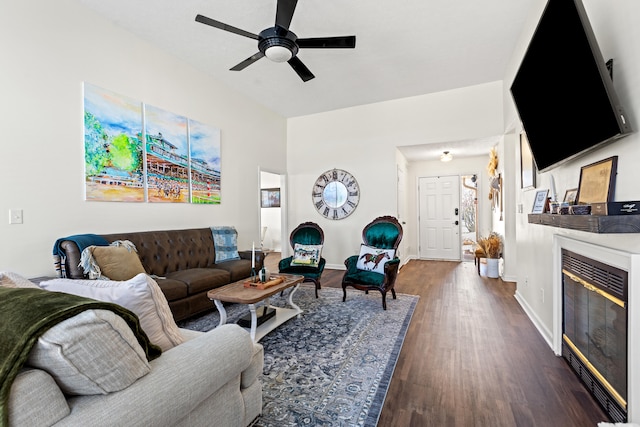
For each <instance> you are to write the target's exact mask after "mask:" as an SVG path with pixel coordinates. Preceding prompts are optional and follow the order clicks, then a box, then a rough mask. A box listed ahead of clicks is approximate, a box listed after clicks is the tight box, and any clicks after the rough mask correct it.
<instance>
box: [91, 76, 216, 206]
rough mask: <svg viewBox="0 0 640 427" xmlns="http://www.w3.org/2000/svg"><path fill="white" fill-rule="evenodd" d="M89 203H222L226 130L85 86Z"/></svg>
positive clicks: (94, 87) (97, 88)
mask: <svg viewBox="0 0 640 427" xmlns="http://www.w3.org/2000/svg"><path fill="white" fill-rule="evenodd" d="M84 148H85V151H84V153H85V194H86V200H89V201H91V200H94V201H112V202H152V203H198V204H220V129H218V128H216V127H213V126H209V125H206V124H204V123H200V122H198V121H195V120H191V119H189V118H187V117H184V116H180V115H178V114H175V113H172V112H169V111H165V110H162V109H160V108H158V107H154V106H151V105H147V104H143V103H142V102H140V101H136V100H133V99H130V98H127V97H125V96H122V95H118V94H116V93H113V92H111V91H108V90H105V89H102V88H99V87H97V86H94V85H91V84H88V83H85V84H84Z"/></svg>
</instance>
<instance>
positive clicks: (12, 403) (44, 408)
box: [8, 367, 71, 427]
mask: <svg viewBox="0 0 640 427" xmlns="http://www.w3.org/2000/svg"><path fill="white" fill-rule="evenodd" d="M8 412H9V425H10V426H29V427H49V426H51V425H53V424H55V423H56V422H58V421H60V420H61V419H63V418H64V417H66V416H67V415H69V413H70V412H71V411H70V409H69V405H68V404H67V399H66V398H65V396H64V394H62V390H60V387H58V385H57V384H56V382H55V381H54V379H53V377H52V376H51V375H49V374H48V373H47V372H45V371H43V370H41V369H33V368H29V367H25V368H23V369H22V370H21V371H20V373H19V374H18V375H17V376H16V378H15V380H14V381H13V384H12V385H11V391H10V392H9V410H8Z"/></svg>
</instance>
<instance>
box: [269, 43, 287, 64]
mask: <svg viewBox="0 0 640 427" xmlns="http://www.w3.org/2000/svg"><path fill="white" fill-rule="evenodd" d="M264 54H265V56H266V57H267V58H269V59H270V60H271V61H273V62H287V61H288V60H290V59H291V58H292V57H293V53H292V52H291V51H290V50H289V49H287V48H286V47H284V46H270V47H268V48H267V50H266V51H265V52H264Z"/></svg>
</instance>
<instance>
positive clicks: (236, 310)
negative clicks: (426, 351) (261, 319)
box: [178, 283, 419, 427]
mask: <svg viewBox="0 0 640 427" xmlns="http://www.w3.org/2000/svg"><path fill="white" fill-rule="evenodd" d="M397 297H398V298H397V299H395V300H394V299H392V296H391V294H390V293H389V294H388V296H387V310H386V311H384V310H383V309H382V297H381V295H380V293H379V292H371V293H369V294H368V295H367V294H365V293H364V292H360V291H357V290H350V289H348V290H347V301H346V302H342V289H336V288H323V289H321V290H320V291H319V298H318V299H316V298H315V295H314V289H313V287H312V286H307V284H306V283H305V284H303V285H302V286H301V287H300V288H299V289H298V290H297V291H296V293H295V294H294V295H293V301H294V303H296V304H298V305H299V306H300V308H302V309H303V310H304V312H303V313H302V314H301V315H299V316H298V317H294V318H293V319H291V320H289V321H288V322H286V323H285V324H283V325H281V326H279V327H278V328H276V329H275V330H273V331H271V332H270V333H269V334H267V335H266V336H265V337H264V338H262V340H261V341H260V343H261V344H262V345H263V346H264V352H265V360H264V374H263V378H262V390H263V408H262V409H263V410H262V415H261V416H260V418H259V419H258V420H257V422H256V424H255V425H256V426H260V427H284V426H375V425H376V424H377V422H378V417H379V416H380V411H381V410H382V404H383V403H384V399H385V396H386V393H387V389H388V387H389V382H390V380H391V376H392V375H393V370H394V368H395V366H396V362H397V360H398V355H399V354H400V349H401V348H402V343H403V342H404V337H405V335H406V332H407V328H408V326H409V322H410V321H411V316H412V315H413V311H414V309H415V306H416V303H417V302H418V298H419V297H417V296H414V295H404V294H397ZM287 298H288V291H285V294H284V297H281V296H280V295H276V296H274V297H272V298H271V305H274V306H281V307H285V306H286V305H287V304H286V299H287ZM248 312H249V309H248V308H247V306H244V305H231V306H229V307H227V316H228V318H227V322H228V323H231V322H235V321H236V320H237V319H239V318H240V317H242V316H244V315H246V314H247V313H248ZM218 321H219V316H218V312H217V311H215V312H213V313H209V314H205V315H203V316H201V317H199V318H195V319H190V320H187V321H182V322H179V323H178V325H179V326H180V327H183V328H187V329H193V330H199V331H208V330H210V329H212V328H214V327H216V326H217V325H218Z"/></svg>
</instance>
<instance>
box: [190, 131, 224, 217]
mask: <svg viewBox="0 0 640 427" xmlns="http://www.w3.org/2000/svg"><path fill="white" fill-rule="evenodd" d="M189 149H190V155H191V163H190V165H191V203H197V204H220V129H218V128H216V127H213V126H209V125H206V124H204V123H200V122H197V121H195V120H191V119H190V120H189Z"/></svg>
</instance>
